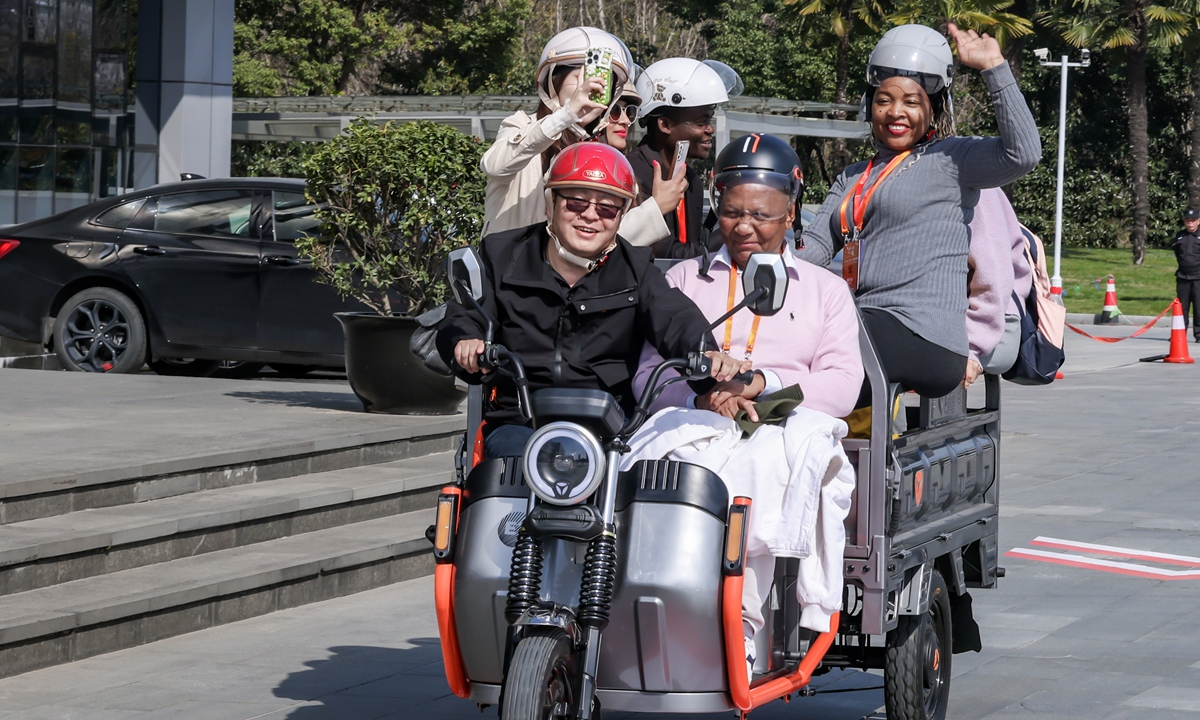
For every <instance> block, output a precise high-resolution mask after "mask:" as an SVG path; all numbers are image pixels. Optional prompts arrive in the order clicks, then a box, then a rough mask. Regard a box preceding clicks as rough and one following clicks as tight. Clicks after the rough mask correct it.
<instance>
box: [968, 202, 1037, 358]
mask: <svg viewBox="0 0 1200 720" xmlns="http://www.w3.org/2000/svg"><path fill="white" fill-rule="evenodd" d="M970 227H971V253H970V255H969V256H968V257H967V263H968V265H969V266H970V270H969V273H968V275H967V284H968V288H967V293H968V295H969V302H970V306H969V307H968V308H967V342H968V344H969V345H970V357H971V358H972V359H974V360H979V358H981V357H983V356H984V355H987V354H988V353H990V352H991V351H992V350H994V349H996V345H997V344H998V343H999V342H1000V338H1001V337H1002V336H1003V335H1004V316H1005V314H1009V315H1016V314H1017V313H1018V312H1019V310H1018V309H1017V307H1016V305H1015V304H1014V303H1013V300H1012V295H1013V292H1016V293H1017V297H1020V298H1024V297H1026V296H1027V295H1029V290H1030V288H1031V286H1032V282H1033V275H1032V273H1031V270H1030V268H1029V263H1028V262H1026V261H1025V235H1024V234H1022V233H1021V225H1020V223H1019V222H1017V215H1016V213H1015V212H1013V208H1012V205H1011V204H1010V203H1009V202H1008V197H1007V196H1005V194H1004V191H1003V190H1001V189H1000V188H985V189H982V190H980V191H979V204H977V205H976V206H975V216H974V218H973V219H972V220H971V226H970Z"/></svg>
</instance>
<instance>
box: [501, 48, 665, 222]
mask: <svg viewBox="0 0 1200 720" xmlns="http://www.w3.org/2000/svg"><path fill="white" fill-rule="evenodd" d="M589 54H591V55H592V56H593V57H595V56H596V55H597V54H608V55H609V56H610V58H611V67H610V73H609V74H610V76H611V79H610V80H608V81H606V80H605V79H604V78H603V77H602V76H590V77H585V69H586V68H585V65H586V63H587V58H588V55H589ZM636 70H637V66H636V65H635V64H634V62H633V58H632V57H631V56H630V54H629V49H628V48H626V47H625V44H624V43H623V42H621V41H620V40H619V39H618V38H616V37H615V36H613V35H611V34H610V33H607V32H605V31H603V30H599V29H597V28H592V27H577V28H571V29H569V30H565V31H563V32H561V33H559V34H558V35H555V36H554V37H553V38H551V40H550V42H548V43H547V44H546V47H545V49H544V50H543V51H542V57H541V61H540V62H539V63H538V77H537V84H538V95H539V97H540V98H541V104H540V106H539V107H538V112H537V115H536V117H530V116H529V115H527V114H525V113H524V112H521V111H517V112H515V113H513V114H512V115H510V116H509V117H507V118H505V120H504V122H503V123H501V125H500V130H499V132H497V133H496V141H495V142H494V143H493V144H492V146H491V147H490V148H488V150H487V152H486V153H484V155H483V159H482V161H480V169H482V170H483V172H484V174H486V175H487V177H488V184H487V190H486V192H485V198H484V225H483V236H485V237H486V236H488V235H491V234H493V233H498V232H504V231H506V230H513V229H516V228H522V227H528V226H530V225H536V224H537V223H540V222H545V221H546V213H547V208H546V200H545V192H544V191H545V185H544V180H543V175H544V173H545V169H546V165H547V164H548V163H549V161H550V159H551V158H553V157H554V156H555V155H556V154H558V152H560V151H561V150H562V149H564V148H566V147H568V146H570V145H573V144H575V143H577V142H581V141H584V140H588V139H590V138H591V137H592V136H593V135H596V136H597V138H598V139H599V138H603V139H604V140H605V141H606V142H607V144H609V145H612V146H613V147H614V148H616V149H618V150H621V151H624V149H625V148H624V142H625V137H626V136H627V134H628V128H629V125H630V123H632V121H633V119H634V118H635V117H636V114H637V108H638V106H639V105H638V103H639V102H640V98H638V97H637V91H636V90H633V86H632V82H633V80H634V74H635V73H636ZM609 82H611V83H612V86H613V87H620V88H622V91H621V94H620V95H618V96H617V97H615V98H614V99H613V101H612V102H611V104H609V105H605V104H604V103H601V102H597V101H596V99H595V98H603V96H604V95H606V94H608V87H609V85H608V83H609ZM630 93H632V98H631V97H630ZM629 108H633V110H629ZM622 130H624V134H622ZM660 185H661V187H660ZM654 194H655V198H654V199H652V200H648V201H646V202H645V203H642V205H639V206H638V207H635V208H633V209H632V210H630V211H629V212H628V213H627V214H626V216H625V217H624V218H623V220H622V222H621V228H620V229H621V236H622V237H624V238H625V239H627V240H629V242H631V243H633V244H635V245H650V244H653V243H654V242H655V241H657V240H659V239H661V238H663V237H666V236H667V235H668V234H669V232H670V230H669V228H668V227H667V224H666V222H665V221H664V220H663V217H662V213H661V212H660V211H659V209H658V208H659V205H660V204H661V203H665V202H670V201H671V199H672V198H673V201H674V202H675V203H678V202H679V197H682V194H683V191H682V189H678V188H676V187H674V186H673V185H672V184H671V183H666V182H664V183H661V184H659V183H656V184H655V186H654ZM676 195H678V196H679V197H676ZM660 197H661V198H663V199H662V200H661V202H658V201H656V200H657V199H658V198H660ZM643 205H644V206H645V207H643Z"/></svg>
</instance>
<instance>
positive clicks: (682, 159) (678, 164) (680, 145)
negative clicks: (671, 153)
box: [671, 140, 692, 178]
mask: <svg viewBox="0 0 1200 720" xmlns="http://www.w3.org/2000/svg"><path fill="white" fill-rule="evenodd" d="M691 146H692V142H691V141H690V140H680V141H679V142H677V143H675V167H674V168H673V169H672V170H671V177H672V178H674V177H675V176H676V175H678V174H679V173H681V172H683V166H684V165H687V154H688V148H690V147H691Z"/></svg>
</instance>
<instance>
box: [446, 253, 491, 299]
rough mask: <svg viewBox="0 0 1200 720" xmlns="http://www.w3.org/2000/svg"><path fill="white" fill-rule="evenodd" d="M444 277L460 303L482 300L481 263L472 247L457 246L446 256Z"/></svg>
mask: <svg viewBox="0 0 1200 720" xmlns="http://www.w3.org/2000/svg"><path fill="white" fill-rule="evenodd" d="M446 277H447V279H448V280H449V281H450V290H451V292H453V293H454V299H455V300H457V301H458V303H459V304H460V305H473V304H474V303H472V302H471V301H472V300H474V301H475V302H479V301H480V300H483V263H482V262H481V261H480V259H479V253H477V252H475V248H473V247H463V248H458V249H457V250H453V251H451V252H450V255H449V256H447V257H446Z"/></svg>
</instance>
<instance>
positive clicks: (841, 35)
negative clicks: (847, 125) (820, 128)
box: [784, 0, 884, 175]
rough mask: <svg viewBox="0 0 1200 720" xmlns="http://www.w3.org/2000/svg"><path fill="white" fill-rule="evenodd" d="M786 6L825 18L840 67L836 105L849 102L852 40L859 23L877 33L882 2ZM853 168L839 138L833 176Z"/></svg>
mask: <svg viewBox="0 0 1200 720" xmlns="http://www.w3.org/2000/svg"><path fill="white" fill-rule="evenodd" d="M784 5H792V6H796V5H799V11H800V14H801V15H806V16H807V15H826V16H828V18H829V29H830V30H831V31H832V32H833V34H834V36H835V37H837V39H838V43H837V64H836V66H835V72H834V86H833V101H834V102H835V103H845V102H847V100H848V98H847V94H846V93H847V91H848V89H849V85H850V40H851V37H852V34H853V32H854V29H855V25H856V24H857V23H861V24H862V25H865V26H866V27H867V28H868V29H870V30H872V31H878V30H879V27H880V22H881V20H882V19H883V16H884V6H883V4H882V1H881V0H784ZM834 117H835V118H837V119H838V120H845V119H846V113H845V112H842V111H838V112H835V113H834ZM848 164H850V153H849V151H848V150H847V149H846V141H845V139H843V138H836V139H835V140H834V141H833V152H832V156H831V158H830V168H829V170H830V173H831V174H832V175H837V174H838V173H840V172H841V171H842V169H843V168H845V167H846V165H848Z"/></svg>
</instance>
